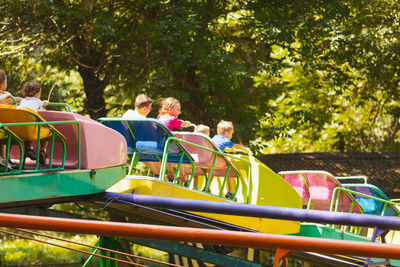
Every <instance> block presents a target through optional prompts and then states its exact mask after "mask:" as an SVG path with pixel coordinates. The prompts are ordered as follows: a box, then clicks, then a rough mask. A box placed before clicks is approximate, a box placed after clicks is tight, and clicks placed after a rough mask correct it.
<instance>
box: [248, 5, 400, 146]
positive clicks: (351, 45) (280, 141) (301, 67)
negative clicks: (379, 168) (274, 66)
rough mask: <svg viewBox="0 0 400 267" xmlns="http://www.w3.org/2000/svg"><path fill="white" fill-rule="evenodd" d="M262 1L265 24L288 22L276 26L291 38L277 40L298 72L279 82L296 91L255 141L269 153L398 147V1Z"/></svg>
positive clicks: (276, 105) (282, 97)
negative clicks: (274, 16) (277, 3)
mask: <svg viewBox="0 0 400 267" xmlns="http://www.w3.org/2000/svg"><path fill="white" fill-rule="evenodd" d="M263 4H264V5H265V6H263V7H259V9H258V10H259V11H260V12H259V13H258V14H257V13H256V15H255V17H256V18H257V19H258V20H259V21H260V24H261V25H262V26H263V27H264V28H266V29H268V28H271V27H272V28H274V27H276V24H272V25H271V21H276V23H283V24H284V25H285V26H279V27H276V29H277V30H276V32H277V33H278V34H279V35H284V36H291V38H289V39H288V40H284V39H282V40H281V42H280V43H278V45H279V48H281V49H284V50H285V52H284V53H281V54H283V55H282V58H284V59H285V60H286V61H287V62H290V65H291V66H290V67H288V68H286V69H285V71H286V72H291V73H292V75H291V76H292V77H291V79H279V80H278V81H276V83H277V84H282V82H284V81H286V82H287V83H288V85H289V86H288V87H287V89H289V90H285V91H280V92H279V93H278V94H279V97H278V98H276V100H274V101H271V102H270V104H271V105H272V106H273V108H272V110H271V114H274V115H271V116H270V117H266V118H265V119H264V120H263V121H262V124H263V125H262V128H263V130H262V131H260V133H259V134H260V138H259V139H258V141H257V142H255V145H257V146H261V147H263V148H262V149H261V150H263V151H264V152H268V151H270V152H271V151H274V152H299V151H308V152H312V151H393V150H398V149H399V144H400V143H399V141H400V140H399V132H398V130H399V110H398V104H399V99H398V92H399V80H398V73H399V69H398V66H399V50H398V44H399V40H398V35H397V32H398V30H399V19H398V16H397V14H398V11H399V9H400V5H399V4H398V2H396V1H375V2H370V1H357V2H353V1H337V2H336V1H329V2H328V1H301V2H300V1H299V2H291V3H282V2H280V3H279V8H278V10H279V11H280V12H276V11H277V9H276V8H277V7H275V9H274V8H273V7H272V6H273V2H268V3H263ZM253 8H254V7H253ZM262 8H264V9H262ZM263 10H275V14H277V15H276V16H277V18H276V19H275V20H274V18H271V17H269V15H271V14H270V13H268V14H265V13H263ZM290 10H301V11H302V12H301V13H298V12H290ZM282 14H290V15H289V16H286V18H282V17H283V16H282ZM279 16H282V17H279ZM295 25H297V26H295ZM290 33H291V34H290ZM286 76H288V75H286ZM268 127H271V129H268ZM268 139H272V140H271V141H266V140H268ZM265 145H267V147H265Z"/></svg>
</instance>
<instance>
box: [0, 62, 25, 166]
mask: <svg viewBox="0 0 400 267" xmlns="http://www.w3.org/2000/svg"><path fill="white" fill-rule="evenodd" d="M6 89H7V75H6V73H5V72H4V70H1V69H0V104H1V105H12V104H14V100H13V99H12V98H11V97H10V96H11V94H10V93H9V92H7V91H6ZM16 100H17V102H18V101H20V100H21V98H19V97H16ZM6 156H7V145H0V167H2V168H4V167H5V166H6ZM13 166H15V165H14V164H13V163H12V162H11V161H10V160H9V161H8V164H7V168H8V169H9V170H11V169H12V167H13Z"/></svg>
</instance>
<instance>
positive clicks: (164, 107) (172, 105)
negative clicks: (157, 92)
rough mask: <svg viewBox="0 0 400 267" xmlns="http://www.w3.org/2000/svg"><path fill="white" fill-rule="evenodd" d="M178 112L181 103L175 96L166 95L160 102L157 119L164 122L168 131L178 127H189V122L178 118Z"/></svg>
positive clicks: (179, 111)
mask: <svg viewBox="0 0 400 267" xmlns="http://www.w3.org/2000/svg"><path fill="white" fill-rule="evenodd" d="M179 114H181V104H180V103H179V101H178V100H176V99H175V98H173V97H168V98H165V99H164V100H163V101H162V102H161V108H160V111H159V114H158V117H157V119H158V120H159V121H161V122H162V123H164V124H165V126H167V128H168V129H169V130H170V131H172V130H173V129H179V128H180V127H183V128H186V127H189V126H190V125H191V122H190V121H183V120H180V119H178V116H179Z"/></svg>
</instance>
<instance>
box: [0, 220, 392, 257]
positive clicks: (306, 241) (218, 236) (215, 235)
mask: <svg viewBox="0 0 400 267" xmlns="http://www.w3.org/2000/svg"><path fill="white" fill-rule="evenodd" d="M0 226H3V227H18V228H27V229H40V230H48V231H58V232H73V233H82V234H102V235H105V236H119V237H134V238H145V239H153V240H169V241H183V242H199V243H206V244H219V245H226V246H236V247H252V248H261V249H266V248H270V249H271V248H272V249H277V255H278V256H279V258H281V257H285V256H286V255H287V254H288V252H290V251H308V252H317V253H329V254H342V255H353V256H369V257H377V258H385V259H398V260H400V246H396V245H390V244H381V243H369V242H359V241H347V240H331V239H324V238H312V237H298V236H283V235H274V234H262V233H248V232H237V231H219V230H208V229H199V228H186V227H173V226H160V225H143V224H133V223H120V222H103V221H87V220H78V219H65V218H54V217H41V216H28V215H17V214H5V213H0Z"/></svg>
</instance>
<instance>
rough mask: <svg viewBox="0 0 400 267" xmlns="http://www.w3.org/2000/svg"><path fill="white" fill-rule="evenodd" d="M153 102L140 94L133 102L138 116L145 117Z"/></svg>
mask: <svg viewBox="0 0 400 267" xmlns="http://www.w3.org/2000/svg"><path fill="white" fill-rule="evenodd" d="M152 102H153V100H151V99H150V97H148V96H147V95H145V94H140V95H138V96H137V97H136V100H135V109H136V110H138V111H139V113H140V114H142V115H144V116H147V115H148V114H149V113H150V111H151V105H152Z"/></svg>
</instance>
